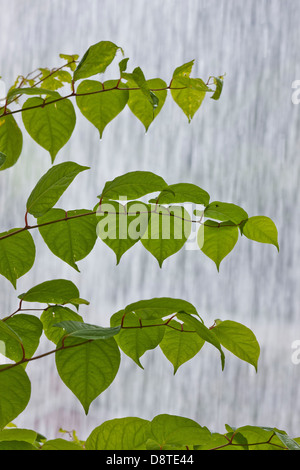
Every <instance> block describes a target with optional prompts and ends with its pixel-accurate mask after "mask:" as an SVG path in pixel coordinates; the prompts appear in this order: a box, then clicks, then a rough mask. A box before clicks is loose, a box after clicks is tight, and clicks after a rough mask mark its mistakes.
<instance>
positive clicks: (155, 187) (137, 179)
mask: <svg viewBox="0 0 300 470" xmlns="http://www.w3.org/2000/svg"><path fill="white" fill-rule="evenodd" d="M166 186H167V183H166V182H165V181H164V180H163V178H161V177H160V176H158V175H156V174H155V173H151V172H150V171H131V172H129V173H125V175H122V176H117V177H116V178H115V179H114V180H112V181H107V182H106V183H105V186H104V188H103V190H102V194H101V198H104V197H105V198H107V199H114V200H117V201H118V200H120V199H121V198H122V197H124V196H126V197H127V199H138V198H140V197H142V196H145V195H146V194H149V193H153V192H156V191H161V190H163V189H164V188H165V187H166ZM99 197H100V196H99Z"/></svg>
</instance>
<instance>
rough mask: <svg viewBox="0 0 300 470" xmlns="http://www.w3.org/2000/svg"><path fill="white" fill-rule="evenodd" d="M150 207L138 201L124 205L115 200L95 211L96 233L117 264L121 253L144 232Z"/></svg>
mask: <svg viewBox="0 0 300 470" xmlns="http://www.w3.org/2000/svg"><path fill="white" fill-rule="evenodd" d="M149 211H150V207H149V206H148V205H146V204H144V203H142V202H140V201H136V202H129V203H128V204H126V205H125V206H124V205H122V204H119V203H118V202H115V201H108V202H105V203H102V204H101V207H100V208H99V209H98V211H97V220H98V221H99V222H98V225H97V235H98V237H99V238H101V240H102V241H103V242H104V243H105V244H106V245H107V246H108V247H109V248H111V249H112V250H113V251H114V252H115V254H116V257H117V264H119V262H120V260H121V257H122V256H123V254H124V253H125V252H126V251H127V250H129V249H130V248H131V247H132V246H133V245H135V243H137V242H138V241H139V240H140V239H141V237H142V236H143V234H144V233H145V231H146V229H147V226H148V220H149V214H148V212H149Z"/></svg>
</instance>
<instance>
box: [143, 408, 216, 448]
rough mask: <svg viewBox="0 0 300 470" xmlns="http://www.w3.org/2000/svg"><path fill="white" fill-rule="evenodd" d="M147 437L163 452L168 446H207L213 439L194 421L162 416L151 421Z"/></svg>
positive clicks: (206, 430)
mask: <svg viewBox="0 0 300 470" xmlns="http://www.w3.org/2000/svg"><path fill="white" fill-rule="evenodd" d="M147 437H148V439H151V440H152V441H154V442H156V443H157V444H158V445H159V448H160V449H162V450H163V449H164V448H166V446H168V445H171V446H174V447H175V448H176V447H178V446H189V447H191V446H193V445H201V444H205V443H206V442H208V441H209V439H210V438H211V433H210V431H209V430H208V429H207V428H206V427H201V426H200V425H199V424H198V423H196V422H195V421H193V420H192V419H189V418H183V417H182V416H174V415H168V414H161V415H158V416H156V417H155V418H154V419H153V420H152V421H151V425H150V426H149V428H148V433H147Z"/></svg>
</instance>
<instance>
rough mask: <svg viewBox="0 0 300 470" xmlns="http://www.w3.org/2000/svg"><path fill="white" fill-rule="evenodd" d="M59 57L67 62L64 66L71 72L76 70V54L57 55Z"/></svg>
mask: <svg viewBox="0 0 300 470" xmlns="http://www.w3.org/2000/svg"><path fill="white" fill-rule="evenodd" d="M59 57H60V58H61V59H65V60H66V61H67V62H68V65H67V64H66V66H68V67H69V68H70V69H71V70H72V72H74V70H75V69H76V62H75V61H76V60H77V59H78V57H79V55H78V54H73V55H70V54H59Z"/></svg>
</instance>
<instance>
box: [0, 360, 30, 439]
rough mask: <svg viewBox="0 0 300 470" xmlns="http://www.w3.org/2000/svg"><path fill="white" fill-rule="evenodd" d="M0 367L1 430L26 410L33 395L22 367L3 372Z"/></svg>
mask: <svg viewBox="0 0 300 470" xmlns="http://www.w3.org/2000/svg"><path fill="white" fill-rule="evenodd" d="M6 367H8V366H7V365H3V366H0V430H1V429H3V428H4V426H6V425H7V424H8V423H10V422H11V421H13V420H14V419H15V418H16V417H17V416H18V415H19V414H20V413H22V411H23V410H24V409H25V408H26V406H27V404H28V402H29V399H30V394H31V384H30V380H29V378H28V376H27V374H26V372H25V371H24V369H23V367H22V366H15V367H12V368H10V369H7V370H3V369H5V368H6Z"/></svg>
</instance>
